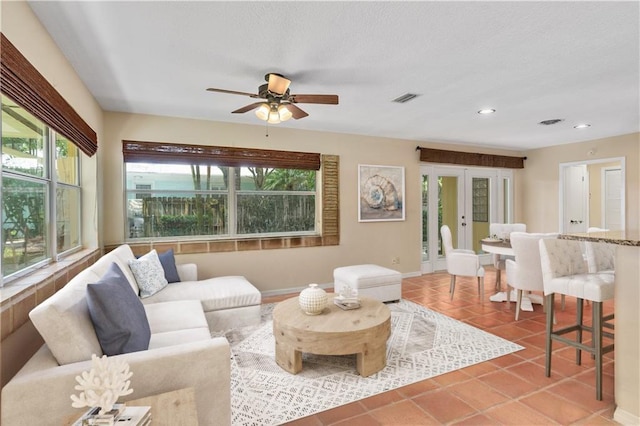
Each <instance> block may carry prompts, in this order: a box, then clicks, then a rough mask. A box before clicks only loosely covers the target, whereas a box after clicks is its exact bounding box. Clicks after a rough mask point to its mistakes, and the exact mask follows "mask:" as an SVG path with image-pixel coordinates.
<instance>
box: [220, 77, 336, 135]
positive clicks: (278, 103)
mask: <svg viewBox="0 0 640 426" xmlns="http://www.w3.org/2000/svg"><path fill="white" fill-rule="evenodd" d="M264 79H265V81H266V82H267V83H265V84H262V85H260V87H259V88H258V93H248V92H237V91H235V90H226V89H216V88H213V87H210V88H208V89H207V90H208V91H210V92H220V93H229V94H232V95H243V96H249V97H250V98H255V99H264V100H263V101H260V102H255V103H252V104H249V105H246V106H243V107H242V108H238V109H237V110H235V111H231V112H232V113H233V114H242V113H245V112H248V111H251V110H254V109H256V108H258V109H257V111H256V115H257V116H258V118H259V119H261V120H264V121H266V122H268V123H271V124H277V123H280V122H281V121H286V120H288V119H290V118H291V117H293V118H294V119H296V120H298V119H300V118H304V117H306V116H308V115H309V114H307V113H306V112H305V111H303V110H302V109H300V108H299V107H298V106H297V105H295V104H327V105H337V104H338V95H298V94H295V95H294V94H291V92H290V91H289V84H291V80H289V79H287V78H285V77H284V76H282V75H281V74H277V73H269V74H266V75H265V76H264Z"/></svg>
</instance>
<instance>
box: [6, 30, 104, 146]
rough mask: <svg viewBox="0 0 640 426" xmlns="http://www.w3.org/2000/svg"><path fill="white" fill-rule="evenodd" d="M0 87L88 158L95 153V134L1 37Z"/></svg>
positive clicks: (96, 140) (20, 54)
mask: <svg viewBox="0 0 640 426" xmlns="http://www.w3.org/2000/svg"><path fill="white" fill-rule="evenodd" d="M0 36H1V42H0V51H1V54H0V88H1V91H2V93H3V94H4V95H6V96H8V97H9V98H11V99H12V100H13V101H14V102H15V103H16V104H18V105H20V106H21V107H22V108H24V109H25V110H26V111H28V112H29V113H30V114H32V115H33V116H35V117H37V118H38V119H40V120H42V121H43V122H44V123H45V124H47V125H48V126H49V127H51V128H52V129H54V130H55V131H56V132H58V133H60V134H61V135H63V136H65V137H66V138H67V139H69V140H70V141H71V142H72V143H73V144H74V145H76V146H77V147H78V148H79V149H80V150H81V151H82V152H84V153H85V154H87V155H88V156H90V157H91V156H92V155H94V154H95V153H96V152H97V151H98V138H97V135H96V132H95V131H94V130H93V129H92V128H91V127H90V126H89V125H88V124H87V123H86V122H85V121H84V120H83V119H82V117H80V115H78V113H77V112H76V111H75V110H74V109H73V107H72V106H71V105H69V103H68V102H67V101H66V100H65V99H64V98H63V97H62V95H60V93H58V91H57V90H56V89H55V88H54V87H53V86H52V85H51V84H50V83H49V82H48V81H47V80H46V79H45V78H44V77H43V76H42V74H40V73H39V72H38V70H37V69H36V68H35V67H34V66H33V65H32V64H31V63H30V62H29V61H28V60H27V58H25V57H24V56H23V55H22V53H20V51H19V50H18V49H17V48H16V47H15V46H14V45H13V44H12V43H11V42H10V41H9V40H8V39H7V38H6V37H5V35H4V34H0Z"/></svg>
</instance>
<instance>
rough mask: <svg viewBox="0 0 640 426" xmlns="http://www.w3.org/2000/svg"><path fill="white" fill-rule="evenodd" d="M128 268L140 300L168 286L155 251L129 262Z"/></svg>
mask: <svg viewBox="0 0 640 426" xmlns="http://www.w3.org/2000/svg"><path fill="white" fill-rule="evenodd" d="M129 267H130V268H131V272H133V276H134V277H135V279H136V283H138V287H139V288H140V297H141V298H145V297H149V296H153V295H154V294H156V293H157V292H159V291H160V290H162V289H163V288H165V287H166V286H167V284H168V282H167V279H166V278H165V277H164V269H162V264H161V263H160V259H159V258H158V253H157V252H156V251H155V250H151V251H150V252H149V253H147V254H145V255H144V256H142V257H141V258H140V259H131V260H129Z"/></svg>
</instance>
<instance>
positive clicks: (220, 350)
mask: <svg viewBox="0 0 640 426" xmlns="http://www.w3.org/2000/svg"><path fill="white" fill-rule="evenodd" d="M113 358H118V359H123V360H124V361H126V362H127V363H128V364H129V367H130V370H131V372H133V375H132V377H131V388H132V389H133V393H132V394H130V395H127V396H125V397H121V398H120V399H119V400H118V402H126V401H128V400H132V399H138V398H144V397H147V396H152V395H157V394H160V393H164V392H170V391H173V390H178V389H182V388H187V387H193V388H194V390H195V396H196V407H197V410H198V421H199V424H200V425H211V424H214V423H215V424H220V425H228V424H230V423H231V396H230V386H231V363H230V358H231V354H230V349H229V342H228V341H227V340H226V339H225V338H223V337H219V338H214V339H211V340H203V341H198V342H192V343H186V344H182V345H176V346H168V347H163V348H158V349H151V350H146V351H140V352H133V353H129V354H124V355H117V356H115V357H113ZM54 364H55V360H54V359H53V356H52V355H51V352H50V351H49V349H48V348H47V347H46V345H44V346H43V347H42V348H40V350H39V351H38V352H37V353H36V354H35V355H34V356H33V358H32V359H31V360H30V361H29V362H28V363H27V365H25V367H24V368H23V369H22V370H20V371H19V372H18V374H16V376H15V377H14V378H13V379H11V381H9V383H7V384H6V385H5V386H4V388H3V389H2V424H6V425H35V424H42V420H43V418H46V419H47V423H49V424H63V423H62V422H63V421H64V420H66V419H67V418H69V417H73V416H74V415H75V416H77V417H80V416H81V415H82V413H84V411H86V409H77V408H73V407H71V398H70V395H72V394H78V393H79V391H77V390H75V389H74V386H75V385H76V384H77V382H76V380H75V377H76V376H78V375H80V374H81V373H82V372H83V371H86V370H89V369H90V368H91V361H82V362H76V363H72V364H66V365H61V366H58V365H55V366H52V365H54Z"/></svg>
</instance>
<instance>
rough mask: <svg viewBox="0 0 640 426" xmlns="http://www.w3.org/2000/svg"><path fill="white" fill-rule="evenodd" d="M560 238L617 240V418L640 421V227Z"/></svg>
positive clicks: (624, 422) (615, 301) (615, 378)
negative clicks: (639, 229)
mask: <svg viewBox="0 0 640 426" xmlns="http://www.w3.org/2000/svg"><path fill="white" fill-rule="evenodd" d="M560 238H561V239H565V240H579V241H591V242H597V243H608V244H615V245H616V246H617V247H616V284H615V300H614V312H615V316H616V318H615V326H616V328H615V351H614V355H615V373H614V374H615V377H614V381H615V401H616V411H615V413H614V415H613V418H614V420H615V421H617V422H619V423H622V424H625V425H627V424H628V425H632V424H633V425H638V424H640V231H606V232H593V233H584V234H562V235H560Z"/></svg>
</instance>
